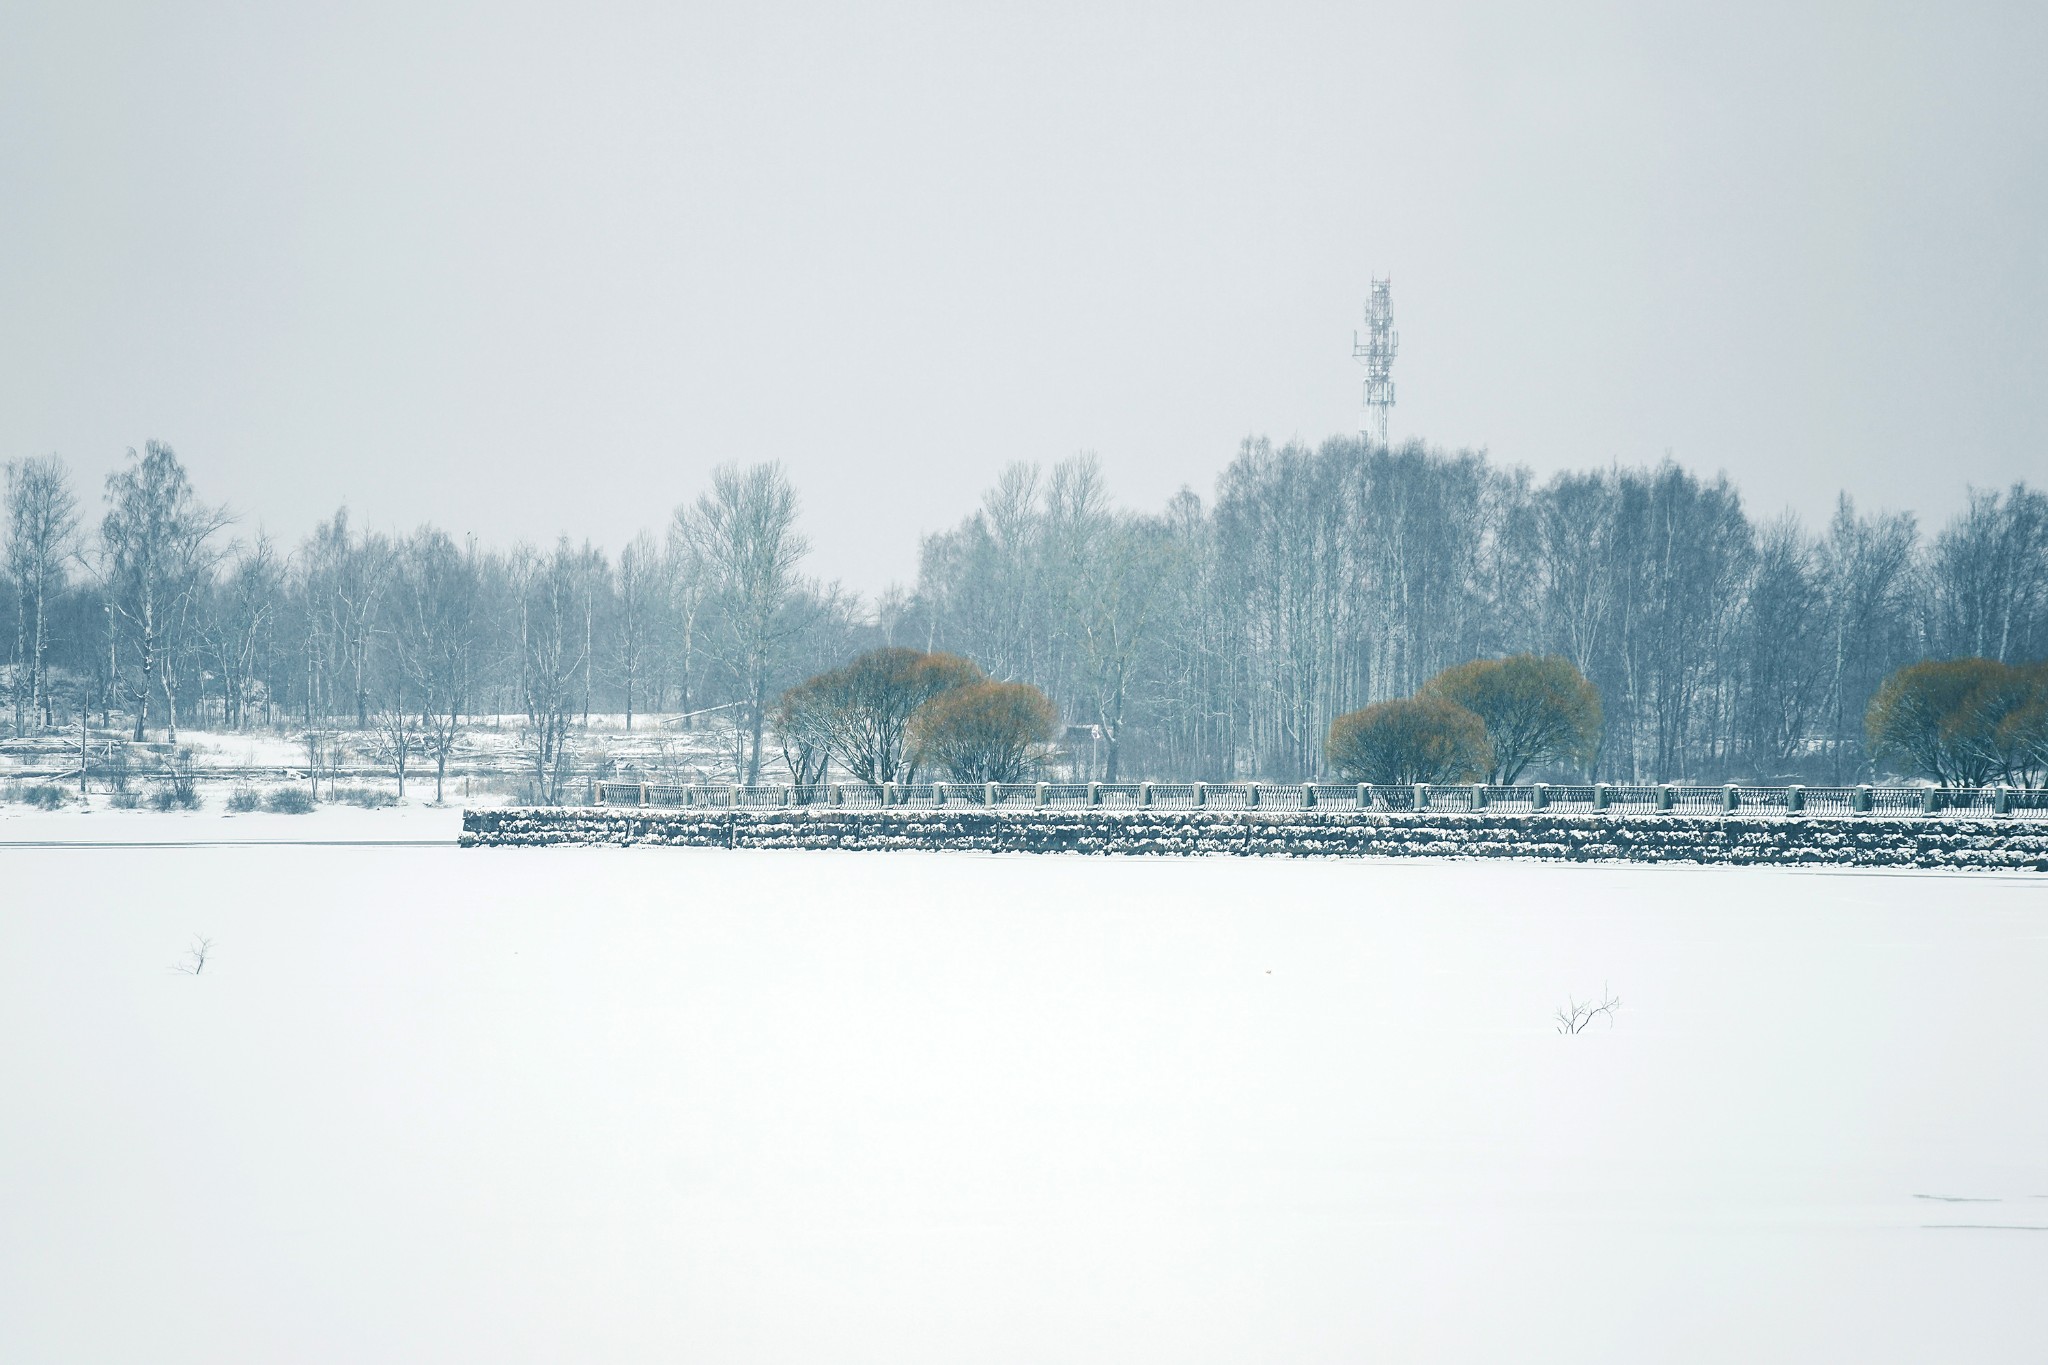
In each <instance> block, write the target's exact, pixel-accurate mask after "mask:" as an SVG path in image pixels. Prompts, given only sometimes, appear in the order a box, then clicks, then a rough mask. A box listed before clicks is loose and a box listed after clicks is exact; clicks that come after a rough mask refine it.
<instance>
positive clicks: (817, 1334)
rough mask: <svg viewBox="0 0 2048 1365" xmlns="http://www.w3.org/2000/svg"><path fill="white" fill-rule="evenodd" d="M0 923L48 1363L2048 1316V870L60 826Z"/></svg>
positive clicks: (876, 1354) (1076, 1350)
mask: <svg viewBox="0 0 2048 1365" xmlns="http://www.w3.org/2000/svg"><path fill="white" fill-rule="evenodd" d="M437 814H438V813H437ZM62 818H65V817H61V816H60V817H50V819H52V820H57V819H62ZM70 818H71V819H72V821H73V823H72V825H71V826H69V827H70V828H74V829H75V828H77V827H78V824H79V818H78V817H70ZM100 818H101V817H100V816H93V817H90V819H91V820H94V821H97V820H99V819H100ZM156 818H157V819H159V820H161V819H163V817H156ZM172 818H174V819H175V818H176V817H172ZM208 818H209V819H211V820H212V824H211V825H208V826H205V827H206V828H214V827H218V826H223V825H226V824H228V822H226V821H222V820H220V819H218V817H208ZM327 818H328V817H325V816H319V817H311V818H310V820H300V821H296V822H294V821H293V819H292V817H271V820H272V821H273V822H274V823H275V824H276V825H277V826H278V827H289V828H292V829H306V828H308V827H309V824H310V823H311V822H312V821H319V820H324V819H327ZM334 818H336V819H345V818H346V817H343V816H342V815H341V814H340V813H336V815H335V817H334ZM362 818H363V819H364V820H365V821H368V822H372V823H374V822H375V821H377V820H388V819H389V818H390V816H389V813H372V814H369V815H365V816H363V817H362ZM245 819H248V820H251V821H254V820H256V819H257V817H245ZM144 823H145V818H138V819H137V822H136V824H137V827H138V828H139V827H142V826H143V825H144ZM112 827H115V823H114V821H113V819H112V818H111V817H109V828H112ZM196 827H198V826H195V828H196ZM249 827H250V828H255V827H257V826H254V825H251V826H249ZM451 833H452V832H451ZM0 837H5V838H8V839H18V838H20V837H21V827H20V826H18V825H14V826H11V827H10V828H9V829H8V830H7V831H6V832H5V834H4V835H0ZM134 842H147V841H146V840H135V841H134ZM198 842H206V841H204V840H201V841H198ZM201 936H203V937H206V938H210V939H211V940H212V941H213V944H214V948H213V952H212V955H211V957H210V959H209V961H208V963H207V966H206V968H205V970H204V972H203V973H201V974H200V975H198V976H190V975H185V974H181V973H179V972H177V971H174V970H172V968H173V966H174V965H175V964H176V963H178V962H179V961H180V960H181V959H182V958H183V957H184V955H185V952H186V948H187V946H188V944H189V943H190V942H191V941H192V940H193V939H194V938H195V937H201ZM0 962H4V963H5V964H6V966H7V974H8V981H7V984H6V985H5V986H4V988H0V1039H4V1047H0V1096H4V1097H5V1103H4V1109H0V1360H5V1361H8V1362H12V1363H13V1365H31V1363H35V1365H40V1363H42V1362H64V1363H65V1365H73V1363H75V1362H91V1361H123V1362H126V1361H138V1360H147V1361H151V1362H159V1363H163V1365H168V1363H170V1362H184V1361H192V1362H202V1361H203V1362H208V1365H218V1363H219V1362H235V1361H249V1362H279V1361H291V1362H298V1363H310V1362H330V1361H331V1362H351V1363H353V1362H362V1361H379V1362H410V1361H454V1360H473V1361H491V1362H525V1361H532V1362H548V1363H549V1365H557V1363H558V1362H563V1361H581V1360H589V1361H629V1362H630V1361H657V1360H658V1361H679V1360H681V1361H691V1362H803V1363H804V1365H814V1363H815V1362H837V1361H875V1362H890V1363H891V1365H901V1363H902V1362H961V1361H974V1362H1046V1361H1063V1362H1064V1361H1104V1362H1110V1361H1114V1362H1132V1361H1173V1362H1181V1361H1216V1362H1242V1361H1261V1362H1294V1361H1300V1362H1310V1361H1315V1362H1323V1361H1351V1360H1416V1361H1423V1360H1427V1361H1446V1360H1470V1361H1510V1360H1512V1361H1543V1360H1557V1361H1571V1362H1575V1363H1578V1365H1584V1363H1585V1362H1597V1361H1629V1362H1641V1361H1660V1362H1665V1361H1728V1360H1744V1361H1755V1360H1786V1361H1814V1360H1854V1361H1858V1362H1874V1361H1930V1360H1969V1361H2007V1360H2010V1361H2019V1360H2037V1359H2040V1358H2041V1354H2042V1351H2043V1349H2044V1348H2043V1342H2044V1341H2048V1294H2044V1293H2043V1291H2042V1286H2043V1285H2048V1086H2044V1085H2043V1083H2042V1078H2043V1077H2044V1076H2048V883H2044V882H2043V881H2042V879H2040V878H2038V877H2033V878H2028V877H2012V878H2000V877H1993V876H1985V875H1969V876H1942V875H1932V874H1888V875H1879V874H1844V873H1816V872H1807V871H1792V870H1784V869H1764V868H1739V869H1738V868H1704V869H1703V868H1676V867H1660V868H1630V867H1612V866H1564V867H1559V866H1537V865H1527V864H1511V863H1454V862H1446V863H1395V862H1373V861H1342V862H1316V861H1308V860H1303V861H1289V860H1270V861H1269V860H1235V859H1131V860H1116V859H1082V858H1071V857H1032V856H1014V857H986V856H974V855H945V854H888V855H859V854H829V853H759V852H739V853H730V852H725V851H722V850H681V849H640V848H634V849H565V850H552V851H544V852H533V851H512V850H484V851H459V850H456V849H454V848H451V847H445V846H440V847H410V848H407V847H391V848H363V847H354V848H339V847H338V848H319V847H286V846H270V847H263V846H253V847H164V848H147V847H114V848H93V849H86V848H67V847H20V846H16V847H0ZM1603 986H1604V987H1606V988H1609V989H1611V990H1612V991H1613V992H1614V994H1616V995H1618V996H1619V997H1620V998H1621V1000H1622V1002H1623V1004H1622V1008H1621V1010H1620V1012H1619V1014H1618V1016H1617V1018H1616V1021H1615V1024H1614V1027H1613V1028H1612V1029H1609V1028H1607V1027H1605V1026H1603V1025H1598V1024H1596V1025H1595V1026H1594V1027H1593V1029H1592V1030H1591V1031H1589V1032H1587V1033H1585V1034H1583V1035H1580V1036H1578V1037H1570V1038H1566V1037H1560V1036H1558V1035H1557V1034H1556V1033H1555V1032H1554V1031H1553V1030H1552V1025H1551V1013H1552V1011H1553V1010H1554V1009H1555V1008H1556V1007H1558V1006H1559V1005H1562V1004H1563V1003H1564V1002H1565V1000H1566V997H1567V996H1571V995H1576V996H1578V997H1580V998H1582V999H1583V998H1584V997H1586V996H1587V995H1589V994H1594V993H1597V992H1599V991H1600V990H1601V989H1602V988H1603Z"/></svg>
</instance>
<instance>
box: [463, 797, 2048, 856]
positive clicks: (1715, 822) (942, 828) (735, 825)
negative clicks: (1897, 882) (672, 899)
mask: <svg viewBox="0 0 2048 1365" xmlns="http://www.w3.org/2000/svg"><path fill="white" fill-rule="evenodd" d="M462 843H463V845H464V846H465V847H490V846H524V847H530V846H540V845H552V844H584V845H598V844H666V845H679V846H686V847H712V848H791V849H795V848H805V849H847V850H863V851H876V850H885V849H924V850H948V849H968V850H976V851H981V852H990V853H1129V854H1146V853H1152V854H1204V853H1227V854H1279V855H1285V856H1295V857H1411V858H1412V857H1437V858H1445V857H1448V858H1532V859H1541V860H1544V861H1565V862H1646V863H1658V862H1680V863H1760V864H1789V865H1802V864H1810V865H1822V866H1843V867H1920V868H1953V869H1997V870H2003V871H2035V872H2043V871H2048V821H2034V820H2015V819H1964V818H1954V819H1947V818H1942V819H1889V818H1884V819H1880V818H1870V817H1862V818H1831V817H1810V818H1799V817H1785V816H1742V815H1726V816H1689V815H1657V816H1638V817H1626V816H1608V815H1489V814H1424V815H1399V814H1382V813H1376V812H1365V813H1359V812H1353V811H1286V812H1274V813H1271V814H1266V813H1258V812H1245V811H1161V810H1142V811H1080V810H1027V811H1014V812H1013V811H1003V812H992V811H974V810H887V811H872V810H864V811H848V810H843V809H829V808H798V809H782V810H754V811H747V810H742V811H707V810H666V811H664V810H647V809H644V808H617V807H601V808H586V807H563V808H545V809H540V808H513V807H507V808H505V809H500V810H473V811H467V812H465V813H464V815H463V833H462Z"/></svg>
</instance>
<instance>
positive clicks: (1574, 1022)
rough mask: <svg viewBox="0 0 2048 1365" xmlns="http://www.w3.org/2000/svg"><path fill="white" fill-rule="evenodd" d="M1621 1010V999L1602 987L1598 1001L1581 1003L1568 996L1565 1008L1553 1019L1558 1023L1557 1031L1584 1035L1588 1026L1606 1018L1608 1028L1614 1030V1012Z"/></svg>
mask: <svg viewBox="0 0 2048 1365" xmlns="http://www.w3.org/2000/svg"><path fill="white" fill-rule="evenodd" d="M1620 1008H1621V998H1620V997H1619V996H1617V995H1615V994H1614V993H1613V992H1611V991H1609V990H1608V989H1607V987H1605V986H1602V987H1601V988H1600V999H1599V1000H1597V1001H1595V1000H1587V1001H1583V1002H1581V1001H1579V1000H1577V999H1575V998H1573V997H1570V996H1567V997H1566V998H1565V1003H1564V1008H1562V1009H1560V1010H1559V1011H1558V1012H1557V1013H1556V1015H1554V1016H1553V1017H1554V1018H1555V1020H1556V1021H1557V1031H1558V1032H1559V1033H1567V1034H1573V1033H1583V1032H1585V1030H1586V1028H1587V1026H1588V1025H1590V1024H1591V1023H1592V1022H1593V1021H1594V1020H1595V1019H1601V1018H1604V1019H1606V1020H1607V1027H1609V1028H1613V1027H1614V1012H1615V1011H1616V1010H1618V1009H1620Z"/></svg>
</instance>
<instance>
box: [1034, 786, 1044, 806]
mask: <svg viewBox="0 0 2048 1365" xmlns="http://www.w3.org/2000/svg"><path fill="white" fill-rule="evenodd" d="M1035 795H1036V796H1037V797H1038V804H1039V806H1040V807H1043V806H1044V805H1045V795H1046V792H1045V783H1043V782H1041V783H1039V784H1038V787H1037V790H1036V792H1035Z"/></svg>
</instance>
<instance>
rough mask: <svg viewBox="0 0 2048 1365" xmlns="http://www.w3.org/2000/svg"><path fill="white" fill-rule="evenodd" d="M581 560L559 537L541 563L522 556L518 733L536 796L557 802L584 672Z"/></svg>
mask: <svg viewBox="0 0 2048 1365" xmlns="http://www.w3.org/2000/svg"><path fill="white" fill-rule="evenodd" d="M584 569H585V561H584V558H583V556H581V555H579V554H578V553H577V551H576V550H574V549H573V548H572V547H571V546H570V544H569V542H568V540H567V539H566V538H565V539H563V540H562V541H561V542H560V543H559V544H558V545H557V546H556V547H555V550H554V553H553V554H551V555H549V556H548V557H547V558H545V559H541V558H538V557H535V556H533V555H531V554H528V555H524V556H521V557H520V560H519V577H520V581H521V589H522V590H521V592H520V595H519V678H520V686H519V690H520V700H521V702H522V704H523V706H524V708H525V711H526V725H525V727H524V729H522V730H521V732H520V742H521V744H522V745H523V746H524V749H525V752H526V758H527V763H528V765H529V766H530V767H531V768H532V770H533V777H534V788H535V795H536V796H537V797H538V798H539V800H540V801H541V802H542V803H543V804H546V805H555V804H557V803H559V801H560V800H561V795H562V789H563V783H564V782H565V780H566V779H567V777H568V775H569V758H570V753H571V749H572V743H571V737H570V727H571V721H572V720H573V719H574V717H575V714H576V707H575V703H576V695H577V685H578V683H579V681H580V680H581V676H582V671H583V658H584V656H583V639H584V632H583V620H582V614H583V603H584V587H583V583H582V582H581V577H582V573H583V571H584Z"/></svg>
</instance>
